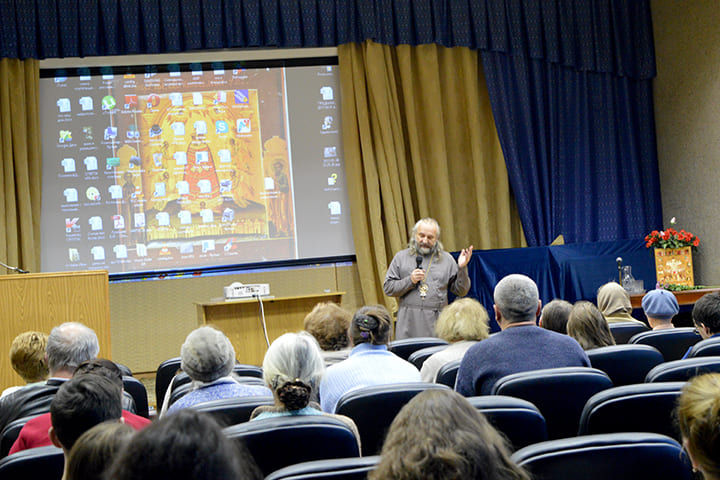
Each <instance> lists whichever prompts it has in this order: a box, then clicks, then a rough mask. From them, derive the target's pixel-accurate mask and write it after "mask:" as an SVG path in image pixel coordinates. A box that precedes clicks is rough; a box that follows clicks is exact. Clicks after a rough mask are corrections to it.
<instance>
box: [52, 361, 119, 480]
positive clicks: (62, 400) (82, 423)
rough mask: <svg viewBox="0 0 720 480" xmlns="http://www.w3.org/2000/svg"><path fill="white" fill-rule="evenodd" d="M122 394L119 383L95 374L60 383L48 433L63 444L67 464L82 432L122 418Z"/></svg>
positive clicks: (58, 442)
mask: <svg viewBox="0 0 720 480" xmlns="http://www.w3.org/2000/svg"><path fill="white" fill-rule="evenodd" d="M121 395H122V393H121V390H120V388H119V387H118V386H117V385H116V384H114V383H113V382H112V381H110V380H109V379H107V378H105V377H102V376H100V375H95V374H88V375H82V376H78V377H74V378H71V379H70V380H68V381H67V382H65V383H64V384H63V385H61V386H60V388H59V389H58V391H57V393H56V394H55V397H54V398H53V400H52V403H51V404H50V417H51V419H52V427H50V430H49V432H48V435H49V436H50V440H52V443H53V445H55V446H56V447H58V448H62V450H63V453H64V454H65V460H66V462H65V466H66V468H67V457H68V454H69V453H70V450H71V449H72V447H73V445H75V442H76V441H77V439H78V438H80V435H82V434H83V433H85V432H86V431H88V430H90V429H91V428H92V427H94V426H95V425H98V424H100V423H103V422H107V421H115V422H119V421H120V417H121V415H122V406H121V401H120V397H121ZM66 477H67V475H63V478H66Z"/></svg>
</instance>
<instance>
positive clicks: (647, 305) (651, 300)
mask: <svg viewBox="0 0 720 480" xmlns="http://www.w3.org/2000/svg"><path fill="white" fill-rule="evenodd" d="M642 308H643V310H645V315H647V316H648V317H651V318H656V319H658V320H670V319H672V318H673V317H674V316H675V315H677V313H678V312H679V311H680V307H679V306H678V302H677V299H676V298H675V295H673V293H672V292H669V291H667V290H663V289H662V288H658V289H656V290H651V291H649V292H648V293H647V294H646V295H645V296H644V297H643V299H642Z"/></svg>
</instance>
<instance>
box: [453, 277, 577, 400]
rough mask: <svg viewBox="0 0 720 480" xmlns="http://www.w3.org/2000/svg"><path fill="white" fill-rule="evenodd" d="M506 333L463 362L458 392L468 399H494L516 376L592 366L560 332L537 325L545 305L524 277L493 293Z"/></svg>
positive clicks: (473, 350) (507, 280)
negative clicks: (499, 386) (501, 382)
mask: <svg viewBox="0 0 720 480" xmlns="http://www.w3.org/2000/svg"><path fill="white" fill-rule="evenodd" d="M493 299H494V300H495V305H493V308H494V310H495V319H496V321H497V322H498V324H499V325H500V328H501V329H502V331H500V332H499V333H497V334H495V335H491V336H490V337H489V338H487V339H485V340H483V341H482V342H479V343H477V344H476V345H473V346H472V347H471V348H470V350H468V351H467V353H466V354H465V356H464V357H463V359H462V362H461V363H460V369H459V370H458V376H457V382H456V384H455V390H457V391H458V392H459V393H461V394H462V395H464V396H466V397H471V396H473V395H489V394H490V393H491V392H492V387H493V385H495V382H496V381H497V380H498V379H500V378H502V377H504V376H506V375H510V374H511V373H519V372H526V371H529V370H539V369H542V368H555V367H589V366H590V361H589V360H588V357H587V355H586V354H585V352H584V351H583V349H582V347H580V345H579V344H578V343H577V342H576V341H575V340H574V339H572V338H570V337H568V336H567V335H563V334H561V333H557V332H553V331H550V330H546V329H544V328H540V327H538V326H537V325H536V324H535V321H536V319H537V316H538V315H539V314H540V307H541V302H540V298H539V295H538V289H537V285H535V282H533V281H532V280H531V279H530V278H528V277H526V276H525V275H517V274H515V275H508V276H507V277H505V278H503V279H502V280H500V281H499V282H498V284H497V285H496V286H495V292H494V293H493Z"/></svg>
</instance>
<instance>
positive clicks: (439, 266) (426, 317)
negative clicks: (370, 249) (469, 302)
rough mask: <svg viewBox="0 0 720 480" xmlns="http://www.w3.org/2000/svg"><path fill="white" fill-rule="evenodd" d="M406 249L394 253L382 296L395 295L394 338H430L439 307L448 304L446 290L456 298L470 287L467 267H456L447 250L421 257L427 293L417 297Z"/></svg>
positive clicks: (412, 266) (411, 260)
mask: <svg viewBox="0 0 720 480" xmlns="http://www.w3.org/2000/svg"><path fill="white" fill-rule="evenodd" d="M416 256H417V255H416V254H414V253H412V252H411V250H410V249H409V248H406V249H405V250H402V251H400V252H398V253H397V254H395V257H394V258H393V260H392V262H391V263H390V267H388V271H387V274H386V275H385V283H383V291H384V292H385V295H388V296H390V297H398V298H399V302H400V305H399V309H398V313H397V324H396V327H395V338H397V339H400V338H408V337H433V336H435V322H436V321H437V317H438V314H439V313H440V310H442V309H443V307H444V306H445V305H447V303H448V297H447V292H448V289H449V290H450V291H451V292H453V293H454V294H455V295H457V296H458V297H462V296H465V295H466V294H467V293H468V291H469V290H470V277H469V276H468V271H467V266H465V267H464V268H458V264H457V262H456V261H455V259H454V258H453V257H452V255H450V254H449V253H447V252H442V253H441V254H440V255H439V256H438V255H435V256H434V258H433V261H432V264H431V263H430V255H424V256H423V262H422V265H421V268H422V269H423V270H425V283H427V286H428V291H427V295H426V296H425V297H424V298H423V297H422V296H420V290H419V287H420V283H421V282H418V283H417V284H413V283H412V280H410V273H411V272H412V271H413V270H415V268H417V263H416V261H415V257H416Z"/></svg>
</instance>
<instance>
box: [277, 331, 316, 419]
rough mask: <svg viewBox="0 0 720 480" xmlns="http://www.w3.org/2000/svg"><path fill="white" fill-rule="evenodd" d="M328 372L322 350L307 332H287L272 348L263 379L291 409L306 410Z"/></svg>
mask: <svg viewBox="0 0 720 480" xmlns="http://www.w3.org/2000/svg"><path fill="white" fill-rule="evenodd" d="M324 373H325V362H324V361H323V358H322V354H321V353H320V347H319V346H318V344H317V341H316V340H315V338H313V337H312V335H310V334H309V333H307V332H301V333H286V334H284V335H281V336H279V337H278V338H277V339H276V340H275V341H274V342H273V343H272V345H270V348H268V351H267V353H266V354H265V359H264V360H263V378H264V379H265V383H267V385H268V386H269V387H270V389H271V390H272V391H273V393H274V395H275V396H276V397H277V399H278V400H279V401H280V403H282V404H283V405H284V406H285V408H286V409H287V410H291V411H292V410H301V409H303V408H305V407H306V406H307V405H308V403H309V402H310V399H311V397H312V394H313V392H314V390H315V389H316V388H317V386H318V384H319V383H320V378H321V377H322V376H323V374H324Z"/></svg>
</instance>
